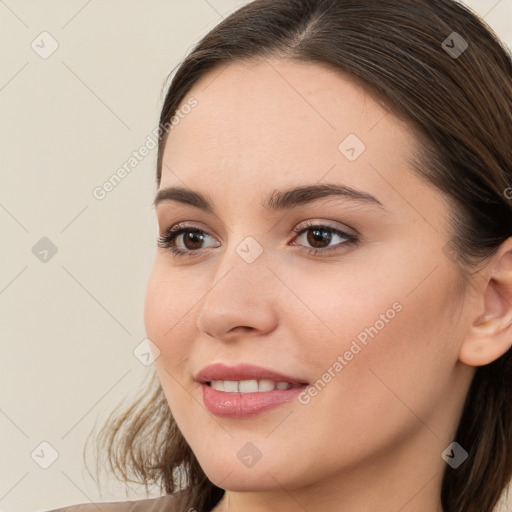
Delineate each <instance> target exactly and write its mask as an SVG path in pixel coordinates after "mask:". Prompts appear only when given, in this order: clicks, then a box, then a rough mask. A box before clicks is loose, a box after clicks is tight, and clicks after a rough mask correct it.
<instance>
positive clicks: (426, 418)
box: [66, 0, 512, 512]
mask: <svg viewBox="0 0 512 512" xmlns="http://www.w3.org/2000/svg"><path fill="white" fill-rule="evenodd" d="M511 121H512V63H511V59H510V55H509V54H507V52H506V51H505V49H504V48H503V47H502V46H501V45H500V43H499V41H498V40H497V38H496V37H495V36H494V35H493V34H492V33H491V31H490V29H489V28H488V27H486V26H485V25H484V23H483V22H482V20H480V19H478V18H477V17H476V16H475V15H473V14H472V13H471V12H470V11H468V10H467V9H466V8H465V7H463V6H462V5H459V4H457V3H456V2H454V1H452V0H428V1H427V0H404V1H401V2H391V1H382V0H256V1H254V2H251V3H249V4H248V5H246V6H244V7H242V8H241V9H239V10H238V11H237V12H235V13H234V14H232V15H231V16H229V17H228V18H227V19H225V20H224V21H223V22H222V23H221V24H220V25H218V26H217V27H215V28H214V29H213V30H212V31H211V32H210V33H209V34H208V35H207V36H206V37H205V38H204V39H203V40H202V41H200V42H199V43H198V45H197V46H196V47H195V48H194V49H193V51H192V52H191V54H190V55H189V56H188V57H187V58H186V59H185V61H184V62H183V63H182V64H181V65H180V67H179V69H178V70H177V73H176V75H175V76H174V78H173V80H172V83H171V85H170V88H169V90H168V92H167V96H166V98H165V102H164V105H163V107H162V112H161V117H160V145H159V157H158V165H157V186H158V191H157V196H156V199H155V207H156V212H157V217H158V224H159V230H160V237H159V240H158V250H157V254H156V257H155V262H154V267H153V271H152V275H151V277H150V281H149V284H148V289H147V296H146V305H145V324H146V330H147V334H148V337H149V339H150V340H151V342H152V344H153V345H152V347H153V351H154V355H155V358H156V359H155V366H156V368H157V373H158V381H157V380H156V379H155V381H154V382H153V383H152V387H151V388H150V390H148V391H145V393H144V394H143V395H141V399H140V401H138V402H137V403H135V404H134V405H133V406H132V407H131V408H130V409H129V410H128V411H125V412H124V413H123V414H121V415H119V416H117V417H116V416H114V415H113V416H112V417H111V419H110V423H109V424H108V425H107V426H106V428H105V429H104V430H103V431H102V434H101V438H100V451H101V453H102V454H103V455H105V456H106V458H107V459H108V462H109V464H110V466H111V468H113V469H114V470H115V471H117V472H118V473H119V474H120V475H121V477H122V478H123V479H124V480H126V481H140V482H142V483H144V484H149V483H157V484H160V485H161V488H162V490H163V491H164V492H165V494H166V496H164V497H162V498H157V499H153V500H142V501H139V502H125V503H117V504H89V505H83V506H75V507H69V508H68V509H66V510H73V511H76V512H79V511H82V510H84V511H85V510H97V509H98V508H100V509H101V510H105V511H110V510H112V511H130V510H133V511H135V510H152V511H155V510H169V511H171V510H173V511H174V510H176V511H190V512H191V511H192V510H194V511H198V512H202V511H211V510H215V511H216V512H226V511H231V512H237V511H244V512H252V511H267V510H268V511H270V510H283V511H290V512H295V511H304V510H308V511H315V512H323V511H338V510H339V511H343V512H356V511H357V512H360V511H376V510H378V511H379V512H391V511H393V512H396V511H398V510H400V511H401V512H412V511H414V512H438V511H443V512H491V511H492V510H493V508H494V507H495V506H496V505H497V503H498V500H499V498H500V495H501V494H502V492H503V491H504V489H505V488H506V486H507V484H508V483H509V481H510V478H511V477H512V393H511V384H512V355H511V351H510V346H511V343H512V204H511V198H512V188H510V187H512V137H511V130H510V126H511Z"/></svg>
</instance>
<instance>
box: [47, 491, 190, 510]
mask: <svg viewBox="0 0 512 512" xmlns="http://www.w3.org/2000/svg"><path fill="white" fill-rule="evenodd" d="M176 494H180V493H176ZM176 494H170V495H168V496H162V497H160V498H152V499H144V500H136V501H115V502H104V503H82V504H79V505H69V506H66V507H62V508H58V509H53V510H48V511H46V512H173V509H172V508H169V507H172V505H176V504H177V503H178V498H177V495H176Z"/></svg>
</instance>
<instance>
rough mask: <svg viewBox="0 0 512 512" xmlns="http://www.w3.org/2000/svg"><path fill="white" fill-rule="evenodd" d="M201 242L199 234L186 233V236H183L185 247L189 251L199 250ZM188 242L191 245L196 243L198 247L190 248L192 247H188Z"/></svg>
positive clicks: (201, 237) (201, 238)
mask: <svg viewBox="0 0 512 512" xmlns="http://www.w3.org/2000/svg"><path fill="white" fill-rule="evenodd" d="M202 241H203V236H202V235H201V234H200V233H193V232H190V231H189V232H188V233H187V236H185V240H184V242H185V247H186V248H187V249H190V250H194V249H199V248H200V247H201V242H202ZM189 242H191V243H192V245H193V244H194V243H197V244H198V246H197V247H196V246H192V247H189Z"/></svg>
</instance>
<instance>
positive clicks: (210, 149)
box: [161, 59, 416, 190]
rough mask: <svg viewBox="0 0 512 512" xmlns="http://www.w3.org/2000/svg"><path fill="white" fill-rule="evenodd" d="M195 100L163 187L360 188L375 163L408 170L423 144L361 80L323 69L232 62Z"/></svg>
mask: <svg viewBox="0 0 512 512" xmlns="http://www.w3.org/2000/svg"><path fill="white" fill-rule="evenodd" d="M190 98H194V99H195V100H196V101H197V106H196V107H195V108H193V109H192V110H191V111H190V112H189V113H188V114H187V115H185V116H183V119H181V120H180V122H179V124H177V125H176V126H175V127H174V128H173V129H172V130H171V132H170V134H169V137H168V140H167V143H166V146H165V148H164V155H163V162H164V166H163V169H162V183H161V186H162V187H164V186H166V185H171V184H177V183H178V182H179V179H178V178H177V175H179V176H181V177H183V178H184V177H186V178H187V179H189V180H191V181H192V182H193V183H194V185H197V184H199V183H201V181H203V182H210V181H212V180H213V177H215V181H217V182H220V183H223V184H224V185H227V184H228V183H233V184H238V185H242V181H243V182H244V183H246V184H247V186H252V187H253V190H254V187H260V186H263V184H264V183H267V184H268V182H269V181H271V182H272V183H273V184H274V185H275V186H276V188H277V187H279V186H285V185H286V184H288V183H289V182H290V180H291V179H293V181H294V184H302V183H304V184H306V183H307V184H309V183H312V182H318V181H320V180H322V179H323V177H325V176H326V175H327V174H329V176H328V178H329V181H332V180H333V178H335V180H336V181H340V180H342V181H343V182H344V183H345V184H347V185H352V186H360V185H361V178H364V176H368V173H369V171H368V164H369V163H370V162H378V163H379V165H381V166H382V165H384V166H386V167H397V166H400V167H401V168H403V167H404V157H405V156H406V155H408V154H410V153H411V152H412V148H414V147H415V143H416V139H415V138H414V137H413V136H412V135H411V134H410V131H409V130H408V127H407V126H405V125H404V124H403V122H401V121H399V120H398V119H397V118H396V117H395V116H393V115H391V114H390V113H389V112H388V110H387V109H386V107H385V106H384V105H383V104H382V102H380V101H379V100H376V99H374V97H373V96H372V95H371V94H369V92H368V90H367V89H365V88H364V87H362V86H361V84H360V83H358V82H357V81H356V80H354V79H353V78H352V77H350V76H349V75H347V74H345V73H343V72H340V71H338V70H335V69H333V68H332V67H330V66H327V65H324V64H319V63H305V62H298V61H293V60H286V59H269V60H254V61H243V62H235V63H230V64H227V65H223V66H222V67H218V68H215V69H213V70H211V71H210V72H208V73H206V74H205V75H204V76H202V77H201V79H200V80H199V81H198V82H196V84H195V85H194V86H193V88H192V89H191V90H190V91H189V93H188V94H187V96H186V97H185V99H184V101H183V102H182V105H183V104H184V103H186V102H187V101H188V100H189V99H190ZM347 140H348V145H354V144H355V146H356V147H355V150H356V152H361V155H360V156H359V157H358V158H357V160H350V159H348V158H347V155H346V154H344V152H343V151H344V150H346V149H350V148H345V146H346V145H347V143H345V141H347ZM350 143H351V144H350ZM170 170H173V171H174V172H171V171H170ZM333 170H334V172H335V173H336V175H335V176H333V174H332V171H333ZM191 185H192V183H191ZM265 188H268V187H265Z"/></svg>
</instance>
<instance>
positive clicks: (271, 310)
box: [197, 250, 279, 341]
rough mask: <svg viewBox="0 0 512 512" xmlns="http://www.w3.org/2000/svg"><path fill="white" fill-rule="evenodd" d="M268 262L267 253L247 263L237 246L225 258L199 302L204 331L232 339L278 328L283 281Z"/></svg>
mask: <svg viewBox="0 0 512 512" xmlns="http://www.w3.org/2000/svg"><path fill="white" fill-rule="evenodd" d="M266 263H267V262H266V260H265V258H264V256H263V254H262V255H260V256H259V258H258V259H257V260H256V261H253V262H252V263H247V262H246V261H244V260H243V258H241V257H240V256H239V255H238V254H237V253H236V251H234V250H233V251H231V254H229V255H228V256H226V257H225V258H223V260H222V264H220V265H218V266H217V267H216V269H217V271H216V272H215V275H214V279H212V282H211V287H210V289H209V291H208V292H207V293H206V295H205V297H204V299H203V301H202V303H201V304H200V305H199V313H198V316H197V327H198V329H199V331H200V332H204V333H205V334H207V335H208V336H210V337H212V338H216V339H218V340H223V341H229V340H234V339H236V338H237V337H243V338H246V337H248V336H258V335H262V334H268V333H270V332H271V331H272V330H274V329H275V328H276V326H277V321H278V303H277V302H278V295H279V294H277V293H276V286H278V283H279V281H278V280H277V279H276V277H275V275H274V274H273V273H272V271H271V270H270V269H269V268H268V267H267V265H266Z"/></svg>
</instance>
